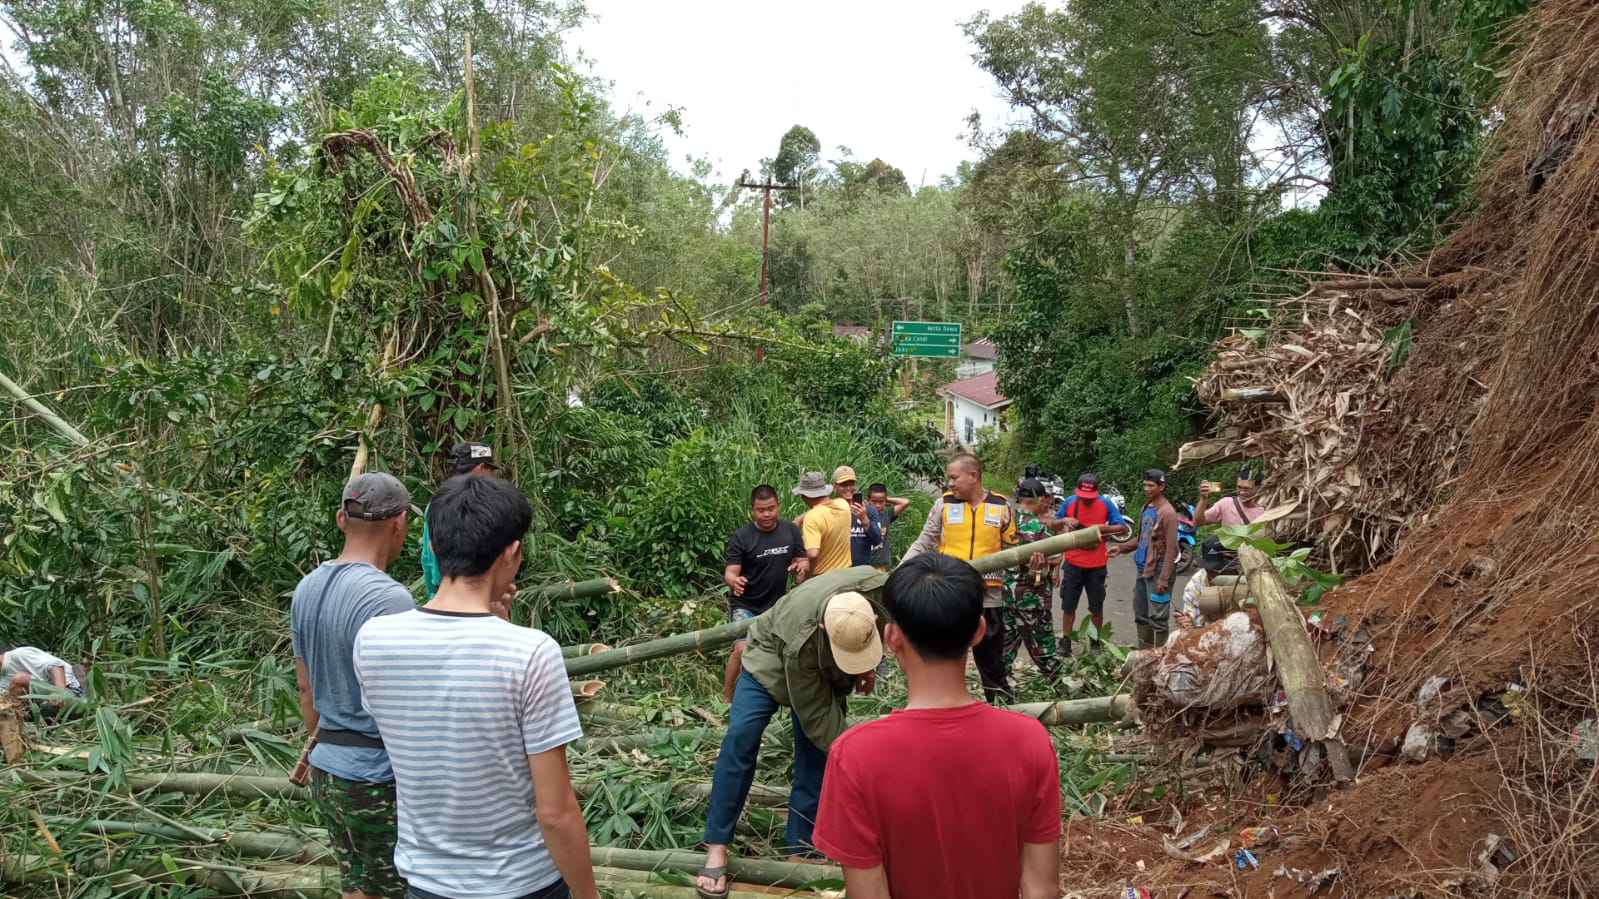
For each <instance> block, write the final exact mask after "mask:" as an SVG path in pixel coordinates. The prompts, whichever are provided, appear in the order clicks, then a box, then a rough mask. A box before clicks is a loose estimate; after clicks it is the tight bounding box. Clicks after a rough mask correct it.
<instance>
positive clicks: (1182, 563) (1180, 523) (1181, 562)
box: [1176, 503, 1199, 574]
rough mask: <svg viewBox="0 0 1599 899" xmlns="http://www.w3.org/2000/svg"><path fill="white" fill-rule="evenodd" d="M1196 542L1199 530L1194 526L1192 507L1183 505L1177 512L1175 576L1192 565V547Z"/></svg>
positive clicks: (1191, 504) (1187, 504)
mask: <svg viewBox="0 0 1599 899" xmlns="http://www.w3.org/2000/svg"><path fill="white" fill-rule="evenodd" d="M1198 540H1199V529H1198V528H1197V527H1195V525H1194V505H1193V503H1183V504H1182V506H1181V507H1180V508H1179V510H1178V512H1177V568H1176V573H1177V574H1182V573H1183V572H1185V571H1187V570H1188V569H1189V568H1190V567H1191V566H1192V565H1193V564H1194V552H1195V550H1194V547H1195V545H1196V544H1197V543H1198Z"/></svg>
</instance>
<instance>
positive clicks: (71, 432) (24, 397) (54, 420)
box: [0, 374, 89, 446]
mask: <svg viewBox="0 0 1599 899" xmlns="http://www.w3.org/2000/svg"><path fill="white" fill-rule="evenodd" d="M0 389H4V390H5V392H6V393H9V394H11V395H12V396H14V397H16V399H17V402H19V403H21V404H22V405H23V406H24V407H26V408H27V409H28V410H29V411H31V412H33V414H35V415H37V416H39V417H40V418H42V419H44V423H45V424H47V425H49V426H50V427H52V428H54V429H55V431H56V433H57V434H60V435H61V436H62V437H65V438H67V439H68V440H69V441H71V442H73V443H75V444H77V445H78V446H88V445H89V438H87V437H85V436H83V434H81V433H79V431H78V429H77V428H74V427H73V426H72V425H69V424H67V423H66V421H65V420H63V419H62V418H61V416H59V415H57V414H55V413H54V412H51V411H50V409H49V408H48V407H46V406H45V404H44V403H41V402H39V401H38V400H36V399H34V397H33V394H31V393H29V392H28V391H26V390H23V389H22V385H20V384H18V383H17V382H16V381H13V380H11V379H10V378H8V377H6V376H5V375H4V374H0Z"/></svg>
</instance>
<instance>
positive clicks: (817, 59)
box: [568, 0, 1023, 187]
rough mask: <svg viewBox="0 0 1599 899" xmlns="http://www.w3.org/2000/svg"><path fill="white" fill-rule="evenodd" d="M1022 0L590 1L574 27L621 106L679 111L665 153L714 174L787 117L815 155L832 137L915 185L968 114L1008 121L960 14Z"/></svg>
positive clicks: (782, 126) (758, 149)
mask: <svg viewBox="0 0 1599 899" xmlns="http://www.w3.org/2000/svg"><path fill="white" fill-rule="evenodd" d="M1022 4H1023V0H813V2H810V3H804V4H800V3H782V4H779V3H771V2H760V0H693V2H687V0H588V8H589V10H590V12H591V13H592V14H593V16H594V18H593V20H592V21H590V22H588V23H587V24H585V25H584V26H583V28H582V29H581V30H579V31H578V32H577V33H576V34H573V35H570V36H569V42H568V46H569V47H570V46H576V47H579V48H581V49H582V51H583V54H584V55H585V56H587V57H589V58H590V59H591V60H592V61H593V71H594V72H595V73H596V74H598V75H599V76H601V77H603V78H607V79H610V80H611V81H612V82H614V85H615V89H614V91H613V95H612V96H613V99H614V100H615V102H616V104H617V106H618V107H620V108H622V109H631V110H633V111H635V112H639V113H644V114H650V115H653V114H656V113H658V112H660V111H662V110H663V109H665V108H666V107H667V106H678V107H681V108H682V110H683V136H682V137H676V136H671V135H670V134H669V135H668V138H667V140H668V143H667V146H668V147H669V148H670V149H671V151H672V156H673V162H674V164H676V165H677V167H678V168H680V169H685V168H686V166H685V165H684V164H683V158H684V156H685V155H686V154H687V155H693V156H696V157H705V158H708V159H709V160H710V161H711V162H712V164H713V165H715V166H716V169H717V171H718V172H719V173H720V174H721V176H722V177H723V178H734V177H737V175H738V173H739V172H740V171H742V170H743V169H746V168H748V169H751V170H756V169H757V166H758V165H759V163H760V160H761V159H762V158H765V157H771V156H775V155H776V154H777V144H778V140H779V139H780V138H782V136H783V132H785V131H787V130H788V129H789V127H790V126H792V125H795V124H800V125H805V126H806V127H808V128H810V129H811V130H812V131H814V132H816V137H817V139H818V140H820V141H821V144H822V158H823V159H825V160H832V159H835V158H837V157H838V155H839V154H838V151H837V148H838V147H839V146H840V145H843V146H846V147H848V148H849V149H850V150H851V151H852V152H853V153H854V156H855V158H856V159H858V160H860V161H862V162H865V161H867V160H870V159H872V158H873V157H874V156H880V157H882V158H883V159H884V160H885V161H887V162H889V163H891V164H893V165H896V166H899V167H900V169H902V170H903V171H904V172H905V178H906V180H907V181H909V182H910V183H911V185H912V186H913V187H914V186H916V185H919V184H923V183H926V184H933V183H936V182H937V181H938V179H939V177H940V176H943V175H949V174H953V173H954V171H955V167H956V165H957V164H959V162H960V161H961V160H963V159H974V158H975V157H976V154H975V152H974V151H973V150H972V149H971V148H970V147H968V146H967V143H966V137H965V131H966V125H965V119H966V116H967V115H968V114H970V113H971V111H972V110H973V109H976V110H979V111H980V112H981V113H982V115H983V119H984V122H985V123H986V124H988V125H989V126H990V127H992V125H994V124H998V123H1000V122H1001V121H1003V120H1005V119H1007V118H1009V117H1010V115H1011V114H1010V113H1009V111H1008V110H1007V108H1006V105H1005V103H1003V102H1002V101H1000V100H999V99H998V97H997V87H996V85H995V84H994V81H993V79H992V78H990V77H989V76H988V74H987V73H986V72H984V71H982V70H981V69H979V68H978V67H977V65H976V64H975V63H973V62H972V59H971V54H972V45H971V43H970V42H969V41H968V40H967V39H966V36H965V34H963V33H962V31H961V28H960V23H961V22H964V21H966V20H968V19H970V18H971V17H972V16H973V15H975V14H976V13H978V12H980V11H982V10H985V9H986V10H988V11H990V12H991V13H993V14H994V15H1003V14H1006V13H1009V12H1013V11H1015V10H1016V9H1019V8H1020V7H1021V6H1022Z"/></svg>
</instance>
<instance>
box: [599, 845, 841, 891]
mask: <svg viewBox="0 0 1599 899" xmlns="http://www.w3.org/2000/svg"><path fill="white" fill-rule="evenodd" d="M589 858H590V860H591V861H592V862H593V863H594V864H595V865H602V866H605V867H611V868H626V869H628V870H630V871H682V872H684V873H686V874H693V873H694V872H695V871H698V870H699V869H700V866H701V865H703V864H705V855H704V854H703V853H700V852H684V851H680V850H675V849H671V850H665V851H657V850H652V849H619V848H616V847H614V846H595V847H593V848H591V849H590V850H589ZM727 873H728V874H729V875H730V876H731V877H732V879H733V880H738V881H743V882H744V883H752V884H760V885H761V886H774V887H789V888H790V889H798V888H799V887H802V886H804V885H805V884H807V883H810V882H812V881H815V880H823V879H834V880H836V879H841V878H842V877H843V876H844V873H843V872H842V871H840V870H839V869H838V868H836V867H833V866H832V865H808V864H804V863H802V862H785V861H776V860H773V859H757V858H740V857H738V856H733V857H732V858H729V859H728V860H727Z"/></svg>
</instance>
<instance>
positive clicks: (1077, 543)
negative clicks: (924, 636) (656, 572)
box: [566, 526, 1103, 677]
mask: <svg viewBox="0 0 1599 899" xmlns="http://www.w3.org/2000/svg"><path fill="white" fill-rule="evenodd" d="M1102 539H1103V538H1102V537H1101V536H1100V532H1099V528H1098V527H1097V526H1092V527H1086V528H1079V529H1077V530H1075V531H1071V532H1070V533H1066V534H1057V535H1055V536H1053V537H1046V538H1044V539H1043V540H1040V541H1038V542H1037V543H1029V544H1027V545H1026V546H1019V547H1013V548H1011V549H1006V550H1001V551H999V552H997V553H993V554H992V555H987V556H979V557H978V558H976V559H973V560H972V567H973V568H975V569H977V571H978V572H979V573H980V574H989V573H992V572H995V571H1002V570H1004V569H1006V568H1015V567H1017V566H1019V565H1022V564H1023V563H1025V562H1026V561H1027V559H1028V558H1029V557H1030V556H1032V554H1033V553H1035V552H1039V553H1043V554H1044V555H1046V556H1052V555H1054V554H1056V553H1060V552H1065V551H1066V550H1068V549H1087V548H1089V547H1091V546H1095V545H1097V544H1098V543H1099V542H1100V541H1101V540H1102ZM755 620H756V619H753V618H746V619H744V620H743V621H733V622H729V623H727V624H721V625H717V626H716V627H710V628H706V629H704V630H699V631H690V632H689V633H686V634H674V635H672V636H670V637H662V638H661V639H659V640H649V641H646V642H644V643H635V644H633V645H632V646H619V647H617V648H616V649H612V650H609V651H607V652H599V653H595V654H594V655H590V656H583V657H581V658H575V659H567V660H566V673H567V676H569V677H581V676H583V675H588V674H593V673H595V672H597V671H608V670H610V669H612V668H621V667H623V666H626V665H632V664H636V663H638V662H646V661H649V660H650V659H659V658H664V657H666V656H673V655H680V654H682V653H686V652H698V653H703V652H708V651H710V650H713V649H720V648H722V647H723V646H731V645H732V644H733V641H735V640H737V639H739V638H740V637H743V636H744V635H745V634H746V633H747V632H748V631H749V629H750V624H751V622H753V621H755Z"/></svg>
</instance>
